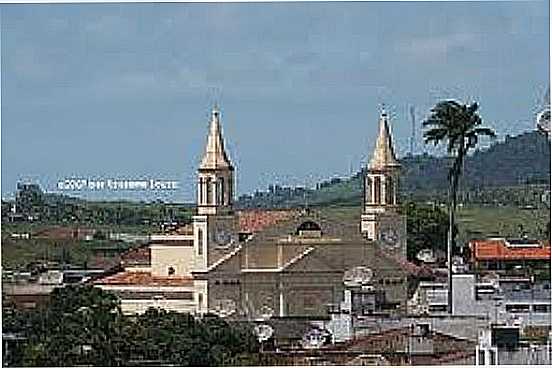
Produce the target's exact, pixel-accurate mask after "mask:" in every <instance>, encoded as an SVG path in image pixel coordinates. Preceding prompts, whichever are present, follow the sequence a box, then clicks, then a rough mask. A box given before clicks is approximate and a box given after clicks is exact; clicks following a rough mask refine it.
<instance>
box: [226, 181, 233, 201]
mask: <svg viewBox="0 0 552 368" xmlns="http://www.w3.org/2000/svg"><path fill="white" fill-rule="evenodd" d="M233 198H234V179H232V175H230V177H228V196H227V200H228V204H229V205H231V204H232V200H233Z"/></svg>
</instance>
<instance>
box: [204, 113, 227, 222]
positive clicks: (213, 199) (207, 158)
mask: <svg viewBox="0 0 552 368" xmlns="http://www.w3.org/2000/svg"><path fill="white" fill-rule="evenodd" d="M233 197H234V167H233V166H232V163H230V160H229V159H228V156H227V155H226V151H225V150H224V140H223V138H222V130H221V127H220V111H219V110H218V109H217V108H216V107H215V108H214V109H213V111H212V112H211V124H210V127H209V135H208V137H207V146H206V148H205V154H204V155H203V159H202V160H201V164H200V165H199V169H198V183H197V213H198V215H216V214H224V213H230V212H232V201H233Z"/></svg>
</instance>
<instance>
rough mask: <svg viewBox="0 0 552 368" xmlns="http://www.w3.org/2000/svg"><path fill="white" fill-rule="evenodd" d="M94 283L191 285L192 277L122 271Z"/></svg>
mask: <svg viewBox="0 0 552 368" xmlns="http://www.w3.org/2000/svg"><path fill="white" fill-rule="evenodd" d="M94 284H95V285H139V286H192V285H193V278H192V277H187V276H166V277H163V276H153V275H152V274H151V272H128V271H123V272H119V273H116V274H114V275H111V276H106V277H104V278H101V279H99V280H96V281H95V282H94Z"/></svg>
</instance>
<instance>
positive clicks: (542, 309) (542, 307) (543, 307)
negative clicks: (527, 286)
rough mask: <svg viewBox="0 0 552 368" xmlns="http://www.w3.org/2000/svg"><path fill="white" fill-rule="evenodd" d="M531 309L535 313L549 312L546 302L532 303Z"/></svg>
mask: <svg viewBox="0 0 552 368" xmlns="http://www.w3.org/2000/svg"><path fill="white" fill-rule="evenodd" d="M533 311H534V312H537V313H549V312H550V305H548V304H535V305H533Z"/></svg>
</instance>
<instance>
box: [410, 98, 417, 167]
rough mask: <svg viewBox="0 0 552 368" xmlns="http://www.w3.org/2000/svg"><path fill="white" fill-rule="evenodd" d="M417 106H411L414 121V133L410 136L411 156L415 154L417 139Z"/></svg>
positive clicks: (411, 118)
mask: <svg viewBox="0 0 552 368" xmlns="http://www.w3.org/2000/svg"><path fill="white" fill-rule="evenodd" d="M415 111H416V110H415V107H414V106H413V105H411V106H410V120H411V122H412V134H411V136H410V156H414V142H415V140H416V113H415Z"/></svg>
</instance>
